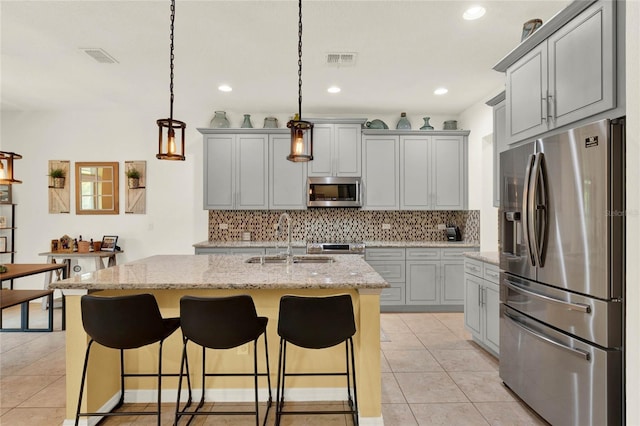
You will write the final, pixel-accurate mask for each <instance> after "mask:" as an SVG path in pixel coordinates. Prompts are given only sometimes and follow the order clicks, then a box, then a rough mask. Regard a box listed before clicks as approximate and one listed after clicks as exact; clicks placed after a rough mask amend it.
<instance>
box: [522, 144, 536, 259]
mask: <svg viewBox="0 0 640 426" xmlns="http://www.w3.org/2000/svg"><path fill="white" fill-rule="evenodd" d="M534 160H535V155H534V154H531V155H530V156H529V159H528V160H527V170H526V172H525V175H524V190H523V193H522V216H523V218H522V227H523V230H522V231H523V232H522V233H523V234H524V240H525V242H526V243H527V251H528V255H529V256H528V257H529V262H530V263H531V266H536V258H535V257H534V254H533V246H532V244H531V242H532V241H531V234H530V233H531V226H530V224H531V223H530V222H531V216H532V213H533V211H532V210H530V208H531V207H532V205H531V204H532V203H530V200H529V197H530V195H531V182H530V181H531V173H532V169H533V165H534Z"/></svg>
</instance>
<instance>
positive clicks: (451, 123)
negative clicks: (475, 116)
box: [442, 120, 458, 130]
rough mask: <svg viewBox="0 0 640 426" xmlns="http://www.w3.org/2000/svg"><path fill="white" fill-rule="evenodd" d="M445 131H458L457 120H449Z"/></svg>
mask: <svg viewBox="0 0 640 426" xmlns="http://www.w3.org/2000/svg"><path fill="white" fill-rule="evenodd" d="M442 128H443V130H457V129H458V122H457V121H456V120H447V121H445V122H444V125H443V127H442Z"/></svg>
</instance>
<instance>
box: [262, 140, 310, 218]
mask: <svg viewBox="0 0 640 426" xmlns="http://www.w3.org/2000/svg"><path fill="white" fill-rule="evenodd" d="M290 147H291V136H290V135H289V134H286V135H269V209H273V210H304V209H306V208H307V197H306V182H307V163H306V162H292V161H289V160H287V155H289V151H290Z"/></svg>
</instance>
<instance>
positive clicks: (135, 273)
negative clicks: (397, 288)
mask: <svg viewBox="0 0 640 426" xmlns="http://www.w3.org/2000/svg"><path fill="white" fill-rule="evenodd" d="M248 257H249V256H247V255H171V256H169V255H167V256H152V257H149V258H145V259H142V260H138V261H134V262H130V263H126V264H123V265H118V266H113V267H110V268H107V269H101V270H98V271H95V272H92V273H89V274H83V275H77V276H75V277H73V278H69V279H67V280H63V281H57V282H55V283H52V284H51V285H50V288H52V289H53V288H55V289H62V290H64V293H65V295H66V298H67V299H66V301H67V302H66V303H67V335H66V363H67V364H66V368H67V377H66V382H67V385H66V386H67V411H66V418H67V420H66V421H65V424H72V421H71V419H73V418H74V417H75V410H76V404H77V398H78V392H79V388H80V378H81V374H82V363H83V359H84V353H85V349H86V345H87V342H88V336H87V335H86V333H85V332H84V329H83V327H82V319H81V312H80V297H81V295H82V294H84V293H87V292H90V293H93V294H101V295H125V294H136V293H151V294H153V295H154V296H155V297H156V299H157V301H158V304H159V306H160V310H161V312H162V315H163V316H164V317H171V316H176V317H177V316H179V315H180V312H179V301H180V298H181V297H182V296H184V295H194V296H204V297H220V296H229V295H237V294H249V295H251V296H252V297H253V300H254V302H255V304H256V309H257V311H258V315H261V316H267V317H268V318H269V324H268V327H267V336H268V343H269V363H270V370H271V385H272V388H273V397H274V399H275V386H276V376H277V366H278V364H277V362H278V347H279V337H278V334H277V322H278V306H279V301H280V298H281V297H282V296H283V295H285V294H296V295H303V296H328V295H334V294H344V293H348V294H350V295H351V297H352V299H353V304H354V312H355V316H356V327H357V333H356V335H355V336H354V343H355V350H356V369H357V385H358V403H359V410H360V413H359V418H360V424H361V425H365V426H366V425H383V424H384V423H383V419H382V413H381V379H380V292H381V290H382V289H383V288H386V287H388V286H389V285H388V284H387V283H386V282H385V281H384V279H383V278H382V277H380V275H378V273H376V272H375V271H374V270H373V268H371V267H370V266H369V265H368V264H367V263H366V262H365V261H364V260H363V259H361V258H360V256H353V255H335V256H331V257H332V258H333V259H334V262H332V263H304V264H300V263H295V264H289V265H287V264H262V265H261V264H260V263H257V264H249V263H246V262H245V260H246V259H247V258H248ZM327 315H331V312H327ZM108 320H109V319H108V318H105V321H108ZM258 343H259V344H258V362H259V368H260V369H261V370H262V371H264V370H265V366H264V363H265V361H264V345H263V343H262V338H261V339H260V341H259V342H258ZM252 346H253V345H245V347H241V348H235V349H229V350H226V351H214V352H213V353H211V354H210V355H208V356H207V363H208V365H207V371H211V370H214V371H224V370H227V371H231V372H237V371H246V372H251V371H253V356H252V351H253V347H252ZM157 348H158V347H157V345H150V346H147V347H144V348H141V349H137V350H130V351H126V352H125V353H126V355H125V365H126V366H127V367H128V368H129V369H133V370H137V371H138V372H145V373H154V372H155V369H156V366H157V353H158V351H157ZM181 349H182V336H181V333H180V332H179V331H178V332H176V333H174V334H173V335H172V336H171V337H169V338H168V339H167V340H166V342H165V344H164V356H163V372H165V373H174V372H178V371H179V368H180V355H181ZM293 349H297V348H295V347H291V349H290V350H288V351H287V370H289V368H291V369H292V370H298V371H305V372H308V371H326V370H329V371H331V370H335V371H338V370H340V369H341V368H344V346H342V345H340V346H337V347H335V348H331V349H326V350H321V351H312V350H304V351H301V350H297V351H294V350H293ZM118 360H119V357H118V351H116V350H113V349H107V348H103V347H100V346H96V347H95V348H94V349H93V350H92V354H91V359H90V362H89V370H88V374H87V382H86V387H85V389H86V390H85V397H84V399H83V408H82V410H83V411H87V410H88V411H96V410H109V409H110V408H111V407H112V406H113V405H115V403H116V402H117V400H118V397H119V362H118ZM189 360H190V368H191V376H192V383H193V384H194V391H195V393H194V395H195V397H196V398H199V397H200V395H201V392H202V389H201V382H200V373H201V364H202V362H201V360H202V358H201V349H200V348H197V347H196V346H190V349H189ZM177 383H178V381H177V378H174V377H167V378H164V379H163V389H162V398H163V401H166V402H174V401H175V399H176V397H177ZM252 387H253V380H252V379H247V378H211V379H208V380H207V385H206V390H205V395H206V398H207V400H208V401H220V402H222V401H252V400H253V390H252V389H253V388H252ZM260 387H261V390H260V399H261V400H262V401H265V400H266V395H267V383H266V378H261V379H260ZM287 387H288V393H287V394H286V398H287V400H290V401H295V400H304V401H309V400H317V401H327V400H341V399H346V391H345V389H344V387H345V383H344V379H343V378H337V377H317V376H316V377H296V378H292V379H291V380H288V381H287ZM155 388H156V381H155V379H153V378H150V379H149V378H135V379H133V378H132V379H127V385H126V392H125V401H126V402H153V401H155V398H156V397H155V395H156V393H155ZM182 395H183V396H185V392H183V393H182ZM85 421H86V420H85Z"/></svg>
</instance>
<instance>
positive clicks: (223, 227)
mask: <svg viewBox="0 0 640 426" xmlns="http://www.w3.org/2000/svg"><path fill="white" fill-rule="evenodd" d="M218 228H220V229H229V224H227V223H221V224H219V225H218Z"/></svg>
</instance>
